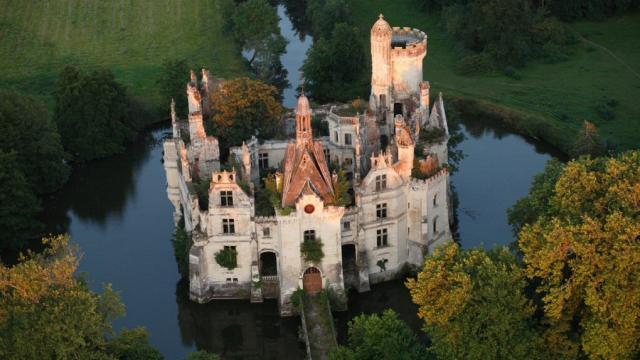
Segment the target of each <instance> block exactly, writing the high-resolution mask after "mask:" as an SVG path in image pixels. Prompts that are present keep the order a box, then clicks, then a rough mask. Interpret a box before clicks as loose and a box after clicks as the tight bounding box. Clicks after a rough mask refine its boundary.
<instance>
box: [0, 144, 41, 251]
mask: <svg viewBox="0 0 640 360" xmlns="http://www.w3.org/2000/svg"><path fill="white" fill-rule="evenodd" d="M39 211H40V202H39V201H38V198H37V197H36V196H35V195H34V193H33V191H32V190H31V187H30V186H29V184H28V183H27V179H26V177H25V176H24V173H23V172H22V169H21V168H20V165H19V162H18V159H17V155H16V153H15V152H5V151H4V150H0V249H13V250H17V249H20V248H22V247H23V246H24V245H25V243H26V242H27V241H28V240H29V239H31V238H33V237H34V236H36V235H37V233H38V232H39V231H40V230H41V228H42V224H41V223H40V222H39V221H38V220H37V219H36V215H37V214H38V212H39Z"/></svg>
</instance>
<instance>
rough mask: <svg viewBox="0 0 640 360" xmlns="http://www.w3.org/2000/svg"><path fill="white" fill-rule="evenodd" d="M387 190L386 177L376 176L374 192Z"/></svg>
mask: <svg viewBox="0 0 640 360" xmlns="http://www.w3.org/2000/svg"><path fill="white" fill-rule="evenodd" d="M386 188H387V175H377V176H376V191H381V190H384V189H386Z"/></svg>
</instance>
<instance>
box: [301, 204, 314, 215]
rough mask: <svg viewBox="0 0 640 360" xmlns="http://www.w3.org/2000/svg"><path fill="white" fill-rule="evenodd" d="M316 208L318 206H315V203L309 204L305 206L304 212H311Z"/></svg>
mask: <svg viewBox="0 0 640 360" xmlns="http://www.w3.org/2000/svg"><path fill="white" fill-rule="evenodd" d="M315 209H316V208H315V207H313V205H311V204H309V205H306V206H305V207H304V212H306V213H307V214H311V213H313V211H314V210H315Z"/></svg>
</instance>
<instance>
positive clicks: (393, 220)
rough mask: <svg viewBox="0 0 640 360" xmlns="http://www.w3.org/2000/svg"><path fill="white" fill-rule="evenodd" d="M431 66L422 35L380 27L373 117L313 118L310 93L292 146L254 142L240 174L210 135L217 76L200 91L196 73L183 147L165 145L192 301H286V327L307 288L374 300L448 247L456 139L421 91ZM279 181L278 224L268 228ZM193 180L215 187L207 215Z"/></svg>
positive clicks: (365, 113)
mask: <svg viewBox="0 0 640 360" xmlns="http://www.w3.org/2000/svg"><path fill="white" fill-rule="evenodd" d="M426 53H427V35H426V34H425V33H424V32H422V31H420V30H417V29H412V28H406V27H405V28H399V27H393V28H392V27H391V26H389V24H388V23H387V22H386V21H385V19H384V18H383V16H382V15H380V18H379V19H378V20H377V21H376V22H375V23H374V25H373V27H372V29H371V56H372V74H371V96H370V99H369V102H368V108H366V109H363V110H361V112H356V111H353V109H350V108H349V107H348V106H332V107H329V108H325V110H323V111H314V109H312V108H311V105H310V103H309V100H308V99H307V97H306V96H305V95H304V93H303V94H302V95H300V97H299V98H298V103H297V106H296V108H295V112H294V114H295V136H294V138H293V139H291V140H288V141H286V140H285V141H281V140H263V141H258V139H256V138H255V137H248V138H247V139H246V141H245V142H244V143H243V144H242V146H238V147H233V148H231V149H230V156H229V158H230V160H229V162H230V163H232V164H234V166H233V168H232V169H231V170H225V171H221V170H220V169H221V164H220V161H219V158H220V154H219V149H218V140H217V139H216V138H215V137H213V136H207V134H206V133H205V130H204V126H203V113H205V114H204V116H206V115H207V114H206V111H207V109H208V108H209V104H208V101H209V100H208V99H209V92H210V91H212V89H213V87H214V80H213V79H212V78H211V76H210V74H209V73H208V72H207V71H206V70H203V73H202V78H201V80H200V81H198V79H197V77H196V76H195V74H193V73H192V75H191V81H190V82H189V84H188V85H187V94H188V99H189V114H188V119H186V120H181V119H178V117H177V115H176V113H175V107H174V106H172V114H171V115H172V128H173V137H172V138H171V139H168V140H166V141H165V143H164V164H165V169H166V173H167V182H168V186H167V193H168V196H169V199H170V200H171V202H172V203H173V205H174V207H175V221H176V224H177V223H178V222H179V221H180V220H183V221H184V226H185V229H186V230H187V231H188V232H189V233H190V234H191V239H192V245H191V248H190V251H189V283H190V296H191V299H192V300H195V301H198V302H208V301H210V300H213V299H227V298H247V299H251V301H253V302H260V301H262V300H263V299H264V298H276V299H278V302H279V307H280V312H281V314H282V315H290V314H292V312H293V306H292V302H291V296H292V294H293V293H294V291H296V290H297V289H304V290H305V291H307V292H312V293H313V292H317V291H318V290H320V289H327V290H328V292H329V293H330V295H331V296H333V297H335V299H337V300H338V301H340V300H344V298H345V291H346V289H347V288H353V289H355V290H357V291H360V292H363V291H368V290H369V287H370V284H375V283H378V282H382V281H386V280H389V279H392V278H394V277H396V276H397V275H398V274H399V273H400V272H401V271H403V269H404V268H405V267H406V266H414V267H418V266H421V265H422V262H423V259H424V256H425V255H426V254H428V253H429V252H431V251H432V250H433V249H434V247H435V246H437V245H439V244H441V243H443V242H445V241H447V240H449V239H450V238H451V232H450V219H451V213H450V209H451V207H450V200H449V173H448V168H447V161H448V155H447V141H448V138H449V130H448V127H447V118H446V114H445V110H444V104H443V100H442V96H441V95H440V96H438V97H437V99H436V100H435V101H434V102H433V104H431V103H430V94H429V83H428V82H425V81H423V80H422V79H423V76H422V63H423V59H424V57H425V56H426ZM314 116H315V117H317V118H318V117H319V118H321V119H322V121H324V122H326V123H327V125H328V136H320V137H319V136H314V134H313V130H312V126H311V124H312V119H313V117H314ZM425 134H430V135H434V134H436V135H437V136H425ZM332 168H333V170H332ZM336 168H340V169H343V170H342V171H343V174H344V175H345V176H346V178H347V179H348V180H349V182H350V184H351V188H352V191H351V192H350V193H351V195H352V200H353V201H352V203H351V204H347V205H345V204H340V203H339V202H338V201H337V197H338V189H337V184H338V181H339V180H338V175H337V173H336ZM268 173H269V174H271V175H270V176H272V177H273V179H274V181H275V194H276V195H277V201H276V203H277V204H274V212H275V215H274V216H257V215H256V199H257V196H258V194H259V193H260V192H261V191H267V190H266V189H265V186H264V184H262V182H261V179H263V178H264V177H265V176H267V174H268ZM196 179H199V181H203V180H204V181H206V182H207V184H208V185H209V186H208V204H200V198H199V197H198V195H197V193H196V190H195V185H194V182H195V180H196ZM310 244H311V245H314V246H315V249H317V248H318V247H320V248H321V250H322V251H321V252H322V254H321V256H320V257H318V256H317V252H316V256H313V257H312V256H310V255H309V254H308V253H307V252H305V249H306V248H307V247H306V246H305V245H310ZM314 246H310V247H314ZM306 251H309V250H306ZM223 258H224V259H226V260H224V259H223ZM222 260H224V261H222Z"/></svg>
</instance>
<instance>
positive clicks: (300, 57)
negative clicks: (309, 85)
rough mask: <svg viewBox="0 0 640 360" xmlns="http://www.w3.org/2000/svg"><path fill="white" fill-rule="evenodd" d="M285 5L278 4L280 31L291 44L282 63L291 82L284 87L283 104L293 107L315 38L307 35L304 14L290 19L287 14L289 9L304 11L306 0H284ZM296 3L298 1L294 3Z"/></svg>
mask: <svg viewBox="0 0 640 360" xmlns="http://www.w3.org/2000/svg"><path fill="white" fill-rule="evenodd" d="M283 3H284V5H278V16H280V31H281V32H282V36H284V37H285V38H286V39H287V40H288V41H289V44H288V45H287V52H286V53H284V55H282V59H281V60H282V65H284V67H285V69H286V70H287V73H288V76H287V79H288V80H289V83H290V84H291V86H290V87H288V88H286V89H284V101H283V104H284V106H286V107H289V108H293V107H294V106H295V104H296V94H297V89H298V87H299V86H300V77H301V74H300V68H301V67H302V64H303V62H304V59H305V58H306V53H307V50H308V49H309V47H311V44H312V43H313V39H312V38H311V36H309V35H305V31H304V30H302V29H303V26H304V24H303V23H302V21H303V19H304V16H301V17H299V18H292V19H290V18H289V17H288V16H287V14H288V13H289V11H291V12H292V13H295V14H299V13H301V12H302V13H304V8H301V7H302V6H305V7H306V4H305V1H300V2H299V3H298V2H297V1H295V0H292V1H284V2H283ZM294 3H297V4H295V5H294Z"/></svg>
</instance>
